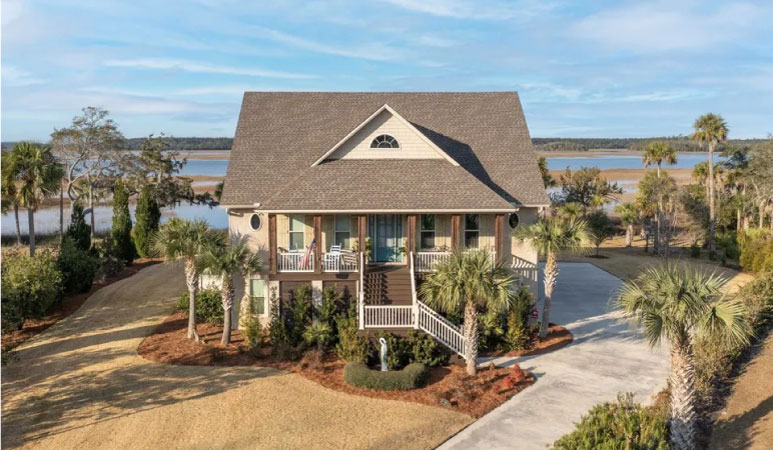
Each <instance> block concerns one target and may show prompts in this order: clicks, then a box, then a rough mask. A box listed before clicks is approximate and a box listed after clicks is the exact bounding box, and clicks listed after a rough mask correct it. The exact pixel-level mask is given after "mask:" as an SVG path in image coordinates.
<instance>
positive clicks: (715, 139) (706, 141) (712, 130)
mask: <svg viewBox="0 0 773 450" xmlns="http://www.w3.org/2000/svg"><path fill="white" fill-rule="evenodd" d="M693 128H695V132H694V133H693V134H692V135H691V136H690V138H691V139H693V140H694V141H697V142H698V143H700V144H701V145H706V146H708V149H709V174H708V182H709V250H710V251H712V252H714V251H716V249H717V245H716V241H715V239H714V228H715V223H714V218H715V214H716V211H715V209H714V149H715V148H716V147H717V145H719V144H720V143H722V142H725V141H726V140H727V124H726V123H725V120H724V119H723V118H722V116H720V115H718V114H712V113H708V114H704V115H702V116H700V117H698V119H697V120H696V121H695V124H693Z"/></svg>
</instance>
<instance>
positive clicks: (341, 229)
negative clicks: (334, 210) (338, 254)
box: [334, 215, 352, 250]
mask: <svg viewBox="0 0 773 450" xmlns="http://www.w3.org/2000/svg"><path fill="white" fill-rule="evenodd" d="M335 218H336V223H335V242H334V243H335V245H340V246H341V248H343V249H347V250H348V249H349V248H351V236H352V233H351V226H352V221H351V218H350V216H348V215H337V216H335Z"/></svg>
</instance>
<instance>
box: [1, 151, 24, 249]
mask: <svg viewBox="0 0 773 450" xmlns="http://www.w3.org/2000/svg"><path fill="white" fill-rule="evenodd" d="M0 166H2V181H0V183H1V186H0V187H2V198H3V202H2V209H3V214H5V212H6V211H7V210H8V208H13V218H14V220H15V221H16V244H17V245H21V228H20V227H19V197H18V186H17V181H18V176H19V168H18V158H16V153H14V152H13V151H8V152H3V154H2V163H0Z"/></svg>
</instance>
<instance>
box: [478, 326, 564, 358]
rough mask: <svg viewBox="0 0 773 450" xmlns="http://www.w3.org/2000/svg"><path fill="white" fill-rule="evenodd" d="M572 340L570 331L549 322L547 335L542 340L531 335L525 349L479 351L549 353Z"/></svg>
mask: <svg viewBox="0 0 773 450" xmlns="http://www.w3.org/2000/svg"><path fill="white" fill-rule="evenodd" d="M573 340H574V337H573V336H572V333H571V332H570V331H569V330H567V329H566V328H564V327H562V326H561V325H556V324H554V323H551V324H549V325H548V335H547V336H546V337H545V339H543V340H539V338H538V337H537V334H534V335H533V336H532V337H531V342H530V343H529V348H527V349H526V350H513V351H510V352H504V351H489V352H481V356H529V355H541V354H543V353H549V352H552V351H555V350H558V349H559V348H563V347H566V346H567V345H569V344H571V343H572V341H573Z"/></svg>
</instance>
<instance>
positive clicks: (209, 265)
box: [199, 236, 263, 345]
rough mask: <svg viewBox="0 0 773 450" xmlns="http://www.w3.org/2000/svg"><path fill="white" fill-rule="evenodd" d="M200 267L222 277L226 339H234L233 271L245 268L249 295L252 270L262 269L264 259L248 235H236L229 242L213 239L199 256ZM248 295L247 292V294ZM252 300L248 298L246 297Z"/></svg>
mask: <svg viewBox="0 0 773 450" xmlns="http://www.w3.org/2000/svg"><path fill="white" fill-rule="evenodd" d="M199 267H200V268H201V269H202V270H206V271H207V272H209V273H210V274H212V275H216V276H219V277H220V280H221V281H220V297H221V299H222V303H223V314H224V317H223V339H222V340H221V343H222V344H223V345H227V344H229V343H231V310H232V309H233V305H234V283H233V279H234V274H235V273H236V272H243V273H244V279H245V289H246V290H247V291H246V293H247V295H249V273H250V272H252V273H254V272H259V271H260V270H262V267H263V261H262V260H261V259H260V258H259V257H257V256H255V254H254V253H253V252H252V251H251V250H250V248H249V246H248V245H247V237H246V236H234V237H232V238H231V241H230V242H229V244H228V245H227V246H225V245H222V243H220V242H214V243H212V244H211V245H209V246H208V247H207V249H206V250H205V251H204V253H203V254H202V255H201V258H200V260H199ZM245 298H247V296H245ZM247 300H248V301H249V299H247Z"/></svg>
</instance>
